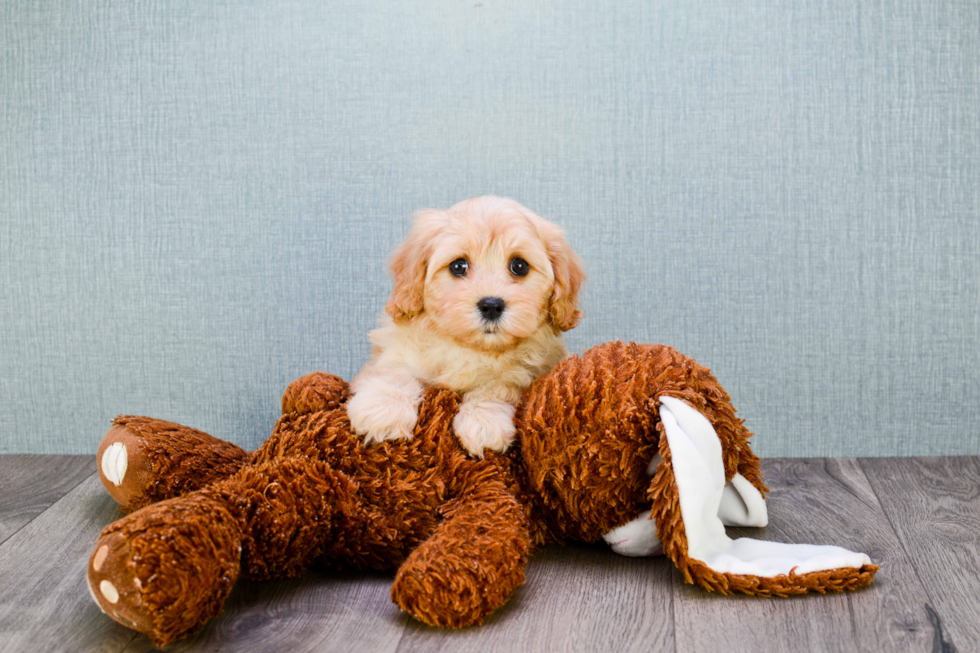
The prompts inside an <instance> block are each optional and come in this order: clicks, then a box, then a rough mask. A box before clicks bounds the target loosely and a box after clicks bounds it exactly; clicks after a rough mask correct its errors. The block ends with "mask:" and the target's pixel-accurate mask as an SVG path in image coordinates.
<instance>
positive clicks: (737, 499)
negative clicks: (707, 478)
mask: <svg viewBox="0 0 980 653" xmlns="http://www.w3.org/2000/svg"><path fill="white" fill-rule="evenodd" d="M718 518H719V519H720V520H721V523H723V524H724V525H725V526H755V527H757V528H762V527H763V526H768V525H769V512H768V510H767V509H766V500H765V499H763V498H762V493H760V492H759V491H758V490H757V489H755V486H754V485H752V484H751V483H750V482H749V479H747V478H745V477H744V476H742V475H741V474H735V476H732V480H731V481H729V483H728V485H726V486H725V491H724V492H722V493H721V505H720V506H718Z"/></svg>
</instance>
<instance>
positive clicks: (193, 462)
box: [96, 415, 250, 511]
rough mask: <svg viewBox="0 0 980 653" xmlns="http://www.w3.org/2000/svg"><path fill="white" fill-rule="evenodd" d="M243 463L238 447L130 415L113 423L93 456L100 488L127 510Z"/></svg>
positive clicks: (206, 482)
mask: <svg viewBox="0 0 980 653" xmlns="http://www.w3.org/2000/svg"><path fill="white" fill-rule="evenodd" d="M249 460H250V454H249V453H248V452H246V451H245V450H243V449H242V448H241V447H239V446H238V445H235V444H232V443H231V442H225V441H224V440H219V439H218V438H215V437H213V436H210V435H208V434H207V433H204V432H203V431H198V430H197V429H192V428H190V427H188V426H182V425H180V424H175V423H173V422H167V421H164V420H161V419H155V418H152V417H141V416H134V415H120V416H119V417H117V418H116V419H115V420H113V424H112V427H111V428H110V429H109V431H108V432H107V433H106V434H105V436H103V438H102V442H101V443H100V444H99V447H98V450H97V453H96V462H97V466H98V470H99V478H100V479H101V481H102V485H103V486H105V488H106V490H107V491H108V492H109V494H110V495H111V496H112V498H114V499H115V500H116V501H118V502H119V504H120V506H121V507H122V508H123V509H124V510H127V511H132V510H136V509H137V508H141V507H143V506H146V505H149V504H151V503H154V502H156V501H162V500H164V499H170V498H173V497H176V496H180V495H182V494H186V493H188V492H192V491H194V490H197V489H200V488H202V487H205V486H207V485H209V484H210V483H213V482H215V481H217V480H220V479H222V478H227V477H229V476H231V475H232V474H234V473H235V472H237V471H238V470H239V469H241V467H242V466H243V465H244V464H246V463H247V462H248V461H249Z"/></svg>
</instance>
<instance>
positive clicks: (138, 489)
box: [96, 424, 151, 507]
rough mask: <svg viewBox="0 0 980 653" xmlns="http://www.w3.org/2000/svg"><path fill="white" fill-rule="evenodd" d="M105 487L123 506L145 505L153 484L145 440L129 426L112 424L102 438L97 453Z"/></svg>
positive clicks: (100, 474)
mask: <svg viewBox="0 0 980 653" xmlns="http://www.w3.org/2000/svg"><path fill="white" fill-rule="evenodd" d="M96 460H97V462H98V468H99V478H100V479H101V480H102V485H103V486H105V489H106V490H107V491H108V492H109V494H110V495H111V496H112V498H113V499H115V500H116V501H117V502H119V504H120V505H121V506H124V507H134V506H137V505H139V504H141V503H143V495H144V490H145V489H146V486H147V484H148V483H149V481H150V477H151V470H150V462H149V459H148V458H147V456H146V454H145V451H144V447H143V439H142V438H141V437H140V436H139V435H138V434H137V433H136V432H135V431H134V430H133V429H131V428H130V427H128V426H123V425H122V424H113V425H112V428H110V429H109V431H108V432H107V433H106V434H105V436H103V438H102V442H101V443H99V449H98V452H97V453H96Z"/></svg>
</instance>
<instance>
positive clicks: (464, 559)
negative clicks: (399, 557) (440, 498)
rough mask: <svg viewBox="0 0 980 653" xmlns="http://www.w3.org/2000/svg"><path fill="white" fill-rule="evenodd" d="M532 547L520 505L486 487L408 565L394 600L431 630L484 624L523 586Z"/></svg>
mask: <svg viewBox="0 0 980 653" xmlns="http://www.w3.org/2000/svg"><path fill="white" fill-rule="evenodd" d="M529 548H530V546H529V537H528V532H527V528H526V524H525V519H524V514H523V512H522V510H521V508H520V505H519V504H518V503H517V500H516V499H515V498H514V497H513V495H511V494H510V493H508V492H507V490H506V489H505V488H504V487H503V485H502V484H488V485H487V486H486V487H484V488H482V489H480V490H479V492H478V494H476V495H475V496H470V497H467V498H465V499H464V500H463V501H462V502H461V504H460V505H459V507H457V508H456V509H455V510H454V511H453V512H452V513H451V515H450V516H449V517H448V518H447V519H446V520H445V521H443V522H442V523H441V524H440V525H439V526H438V528H437V529H436V531H435V533H433V535H432V536H431V537H430V538H429V539H428V540H426V541H425V542H423V543H422V544H421V545H420V546H419V547H418V548H417V549H415V551H413V552H412V554H411V555H410V556H409V557H408V558H407V559H406V560H405V562H404V563H403V564H402V566H401V567H400V568H399V570H398V573H397V574H396V576H395V582H394V584H393V585H392V588H391V600H392V601H393V602H395V603H397V604H398V606H399V607H400V608H401V609H402V610H405V611H406V612H408V613H409V614H411V615H412V616H413V617H415V618H416V619H418V620H420V621H422V622H424V623H427V624H429V625H430V626H439V627H441V628H464V627H466V626H472V625H476V624H479V623H482V622H483V620H484V619H486V618H487V617H488V616H489V615H490V613H492V612H493V611H494V610H496V609H497V608H499V607H500V606H502V605H503V604H504V603H506V602H507V600H508V599H509V598H510V596H511V594H513V593H514V590H515V589H517V588H518V587H519V586H520V585H521V584H523V583H524V567H525V565H526V564H527V557H528V550H529Z"/></svg>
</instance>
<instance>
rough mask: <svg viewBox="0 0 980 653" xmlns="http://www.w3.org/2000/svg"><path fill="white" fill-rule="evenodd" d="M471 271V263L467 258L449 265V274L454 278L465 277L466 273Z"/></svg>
mask: <svg viewBox="0 0 980 653" xmlns="http://www.w3.org/2000/svg"><path fill="white" fill-rule="evenodd" d="M469 269H470V264H469V261H467V260H466V259H465V258H458V259H456V260H455V261H453V262H452V263H450V264H449V274H451V275H453V276H454V277H465V276H466V271H467V270H469Z"/></svg>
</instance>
